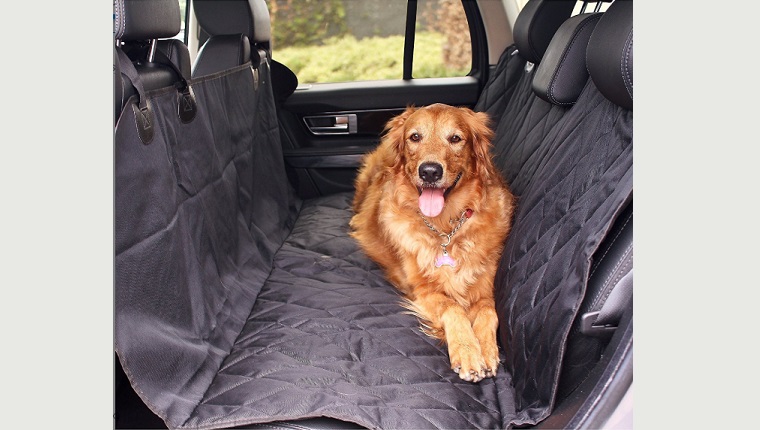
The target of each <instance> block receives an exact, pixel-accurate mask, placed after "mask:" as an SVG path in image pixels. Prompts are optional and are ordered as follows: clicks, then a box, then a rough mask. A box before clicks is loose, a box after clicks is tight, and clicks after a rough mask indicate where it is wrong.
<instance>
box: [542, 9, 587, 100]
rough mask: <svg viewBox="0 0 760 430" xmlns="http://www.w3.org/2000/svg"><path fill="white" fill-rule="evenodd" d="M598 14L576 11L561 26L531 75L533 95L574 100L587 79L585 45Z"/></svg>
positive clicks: (546, 98) (549, 98)
mask: <svg viewBox="0 0 760 430" xmlns="http://www.w3.org/2000/svg"><path fill="white" fill-rule="evenodd" d="M601 17H602V14H601V13H589V14H583V15H577V16H574V17H572V18H569V19H568V20H567V21H565V22H564V23H563V24H562V26H560V28H559V30H557V34H555V35H554V37H553V38H552V41H551V43H549V47H548V48H547V49H546V53H545V54H544V58H543V60H542V61H541V64H539V65H538V70H536V74H535V76H533V91H534V92H535V93H536V95H538V96H539V97H541V98H542V99H544V100H546V101H547V102H549V103H553V104H556V105H571V104H573V103H575V101H576V100H577V99H578V96H579V95H580V94H581V91H583V87H584V86H585V85H586V81H587V80H588V71H587V70H586V47H587V46H588V41H589V39H590V38H591V33H593V31H594V27H596V24H597V23H598V22H599V19H600V18H601Z"/></svg>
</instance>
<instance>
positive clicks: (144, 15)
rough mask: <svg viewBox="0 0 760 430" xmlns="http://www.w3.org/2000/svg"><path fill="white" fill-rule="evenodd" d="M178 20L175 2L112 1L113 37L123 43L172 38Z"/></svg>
mask: <svg viewBox="0 0 760 430" xmlns="http://www.w3.org/2000/svg"><path fill="white" fill-rule="evenodd" d="M181 19H182V18H181V17H180V12H179V2H178V1H177V0H151V1H146V0H114V2H113V37H114V39H119V40H122V41H125V42H127V41H133V40H146V39H162V38H168V37H174V36H176V35H177V33H179V29H180V23H181Z"/></svg>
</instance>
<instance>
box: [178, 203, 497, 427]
mask: <svg viewBox="0 0 760 430" xmlns="http://www.w3.org/2000/svg"><path fill="white" fill-rule="evenodd" d="M350 201H351V195H350V194H342V195H338V196H332V197H329V198H325V199H318V200H314V201H310V202H307V203H306V204H305V207H304V208H303V210H302V212H301V214H302V215H301V216H300V217H299V219H298V222H297V223H296V226H295V228H294V230H293V232H292V234H291V236H290V237H289V239H288V240H287V241H286V243H285V245H284V246H283V247H282V248H281V249H280V251H279V252H278V253H277V256H276V258H275V263H274V269H273V271H272V273H271V274H270V276H269V279H268V281H267V282H266V284H265V285H264V287H263V289H262V291H261V293H260V294H259V296H258V298H257V300H256V305H255V306H254V308H253V311H252V312H251V315H250V316H249V318H248V322H247V323H246V325H245V327H244V328H243V330H242V332H241V334H240V336H239V337H238V339H237V341H236V343H235V346H234V347H233V350H232V352H231V353H230V355H229V356H228V357H227V359H226V360H225V361H224V363H223V364H222V366H221V368H220V370H219V372H218V374H217V377H216V379H215V380H214V382H213V383H212V384H211V386H210V387H209V389H208V391H207V392H206V394H205V395H204V399H203V401H202V402H201V404H200V405H199V406H198V408H197V409H196V411H195V412H194V413H193V415H192V416H191V417H190V419H189V420H188V421H187V422H186V423H185V425H184V426H187V427H201V428H203V427H215V426H219V425H232V424H238V425H239V424H243V423H254V422H266V421H272V420H273V419H278V420H284V419H293V418H303V417H307V416H319V415H323V416H328V417H333V418H338V419H343V420H346V421H353V422H356V423H358V424H361V425H364V426H367V427H370V428H374V427H381V428H431V427H432V428H496V427H501V426H503V423H502V421H501V419H502V415H503V414H502V409H507V410H509V409H510V408H511V407H512V406H511V403H510V402H511V398H512V396H511V393H509V392H508V390H509V387H510V385H511V384H510V380H509V379H510V377H509V375H508V374H507V373H506V372H504V370H503V368H502V369H500V372H499V374H498V377H497V378H495V379H488V380H486V381H483V382H481V383H479V384H471V383H467V382H463V381H461V380H460V379H459V377H458V376H457V375H456V374H455V373H454V372H452V371H451V369H450V368H449V362H448V357H447V354H446V352H445V349H444V348H443V347H442V346H440V345H438V342H437V341H436V340H434V339H431V338H429V337H427V336H425V335H423V334H422V333H421V332H420V331H419V330H418V329H417V321H416V319H415V318H414V317H413V316H411V315H408V314H406V313H404V310H403V308H401V307H400V306H399V304H398V303H399V295H398V294H397V292H396V290H395V289H394V288H393V287H392V286H390V285H389V284H388V283H387V282H386V281H385V279H384V278H383V275H382V272H381V271H380V270H379V269H378V268H377V266H376V265H375V264H374V263H372V262H371V261H369V260H368V259H367V258H366V257H364V256H363V253H361V251H360V250H359V248H358V246H357V244H356V243H355V242H354V241H353V240H352V239H350V238H349V237H348V236H346V234H345V232H346V231H347V230H348V220H349V219H350V216H351V211H350V209H349V207H350ZM316 229H318V230H319V233H318V234H316V235H315V234H313V233H314V232H315V231H316ZM330 251H332V252H330ZM325 252H328V253H325ZM331 254H332V255H331ZM505 390H506V391H507V392H506V393H504V391H505ZM500 393H503V394H502V395H501V396H500ZM500 402H501V403H500Z"/></svg>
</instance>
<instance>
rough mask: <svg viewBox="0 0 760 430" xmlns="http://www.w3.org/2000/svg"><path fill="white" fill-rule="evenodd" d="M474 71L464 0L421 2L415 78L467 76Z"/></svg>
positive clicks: (418, 18)
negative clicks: (471, 70) (463, 5)
mask: <svg viewBox="0 0 760 430" xmlns="http://www.w3.org/2000/svg"><path fill="white" fill-rule="evenodd" d="M471 68H472V44H471V43H470V28H469V26H468V23H467V16H466V15H465V13H464V8H463V7H462V2H461V0H419V1H418V4H417V25H416V31H415V39H414V60H413V66H412V76H413V77H415V78H442V77H450V76H465V75H467V74H468V73H469V72H470V69H471Z"/></svg>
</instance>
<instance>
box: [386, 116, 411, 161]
mask: <svg viewBox="0 0 760 430" xmlns="http://www.w3.org/2000/svg"><path fill="white" fill-rule="evenodd" d="M416 110H417V108H415V107H414V106H408V107H407V108H406V110H404V112H402V113H400V114H398V115H396V116H394V117H393V118H391V119H390V121H388V123H387V124H386V125H385V132H386V133H385V137H383V142H384V143H386V144H387V145H389V146H390V148H391V150H392V151H393V153H394V154H395V156H396V157H395V160H394V163H393V165H394V166H398V165H400V164H401V163H402V162H403V156H404V144H405V143H406V138H405V137H404V123H406V120H407V119H408V118H409V116H410V115H411V114H413V113H414V112H415V111H416Z"/></svg>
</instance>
